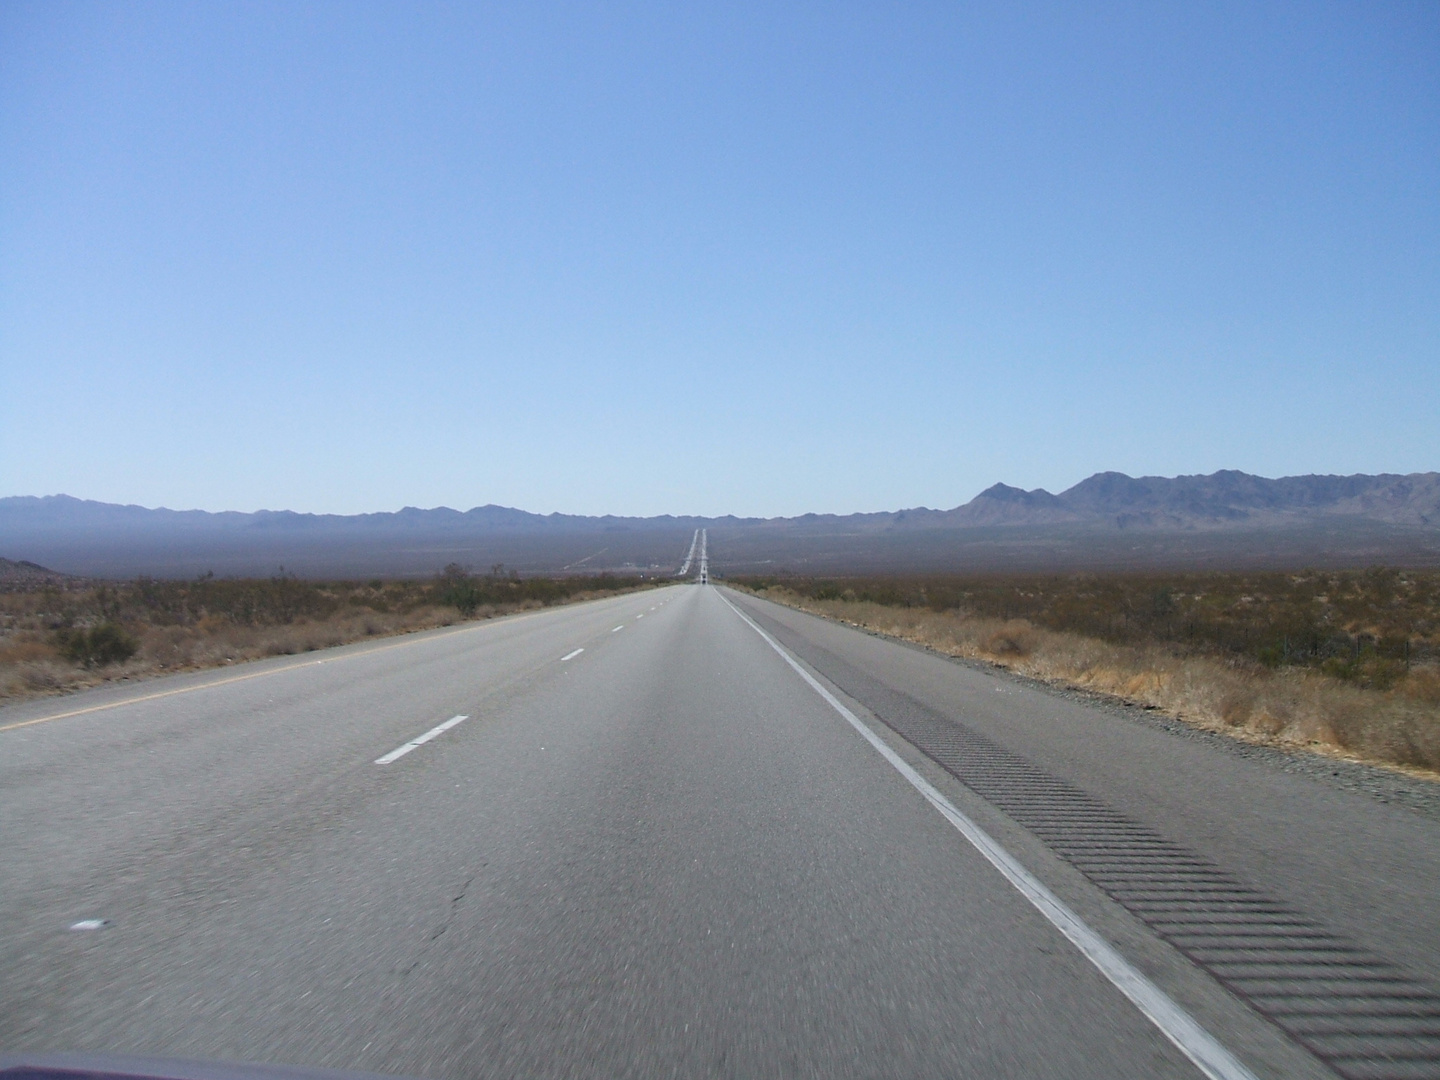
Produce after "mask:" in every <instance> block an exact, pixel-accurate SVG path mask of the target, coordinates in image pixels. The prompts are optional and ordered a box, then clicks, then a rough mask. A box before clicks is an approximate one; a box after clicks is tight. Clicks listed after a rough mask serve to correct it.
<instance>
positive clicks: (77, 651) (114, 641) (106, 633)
mask: <svg viewBox="0 0 1440 1080" xmlns="http://www.w3.org/2000/svg"><path fill="white" fill-rule="evenodd" d="M55 641H56V644H57V645H59V647H60V655H61V656H63V657H65V659H67V660H72V661H74V662H75V663H77V664H79V665H81V666H82V667H86V668H91V667H96V666H100V667H104V666H105V665H106V664H123V663H124V662H125V661H126V660H129V659H130V658H131V657H132V656H134V655H135V654H136V653H137V652H139V651H140V643H139V642H138V641H136V640H135V639H134V638H133V637H131V636H130V635H129V634H127V633H126V632H125V631H124V630H123V629H121V628H120V627H118V626H116V625H115V624H114V623H113V622H103V623H101V624H100V625H99V626H96V627H94V628H92V629H90V630H84V629H79V630H75V629H60V630H57V631H56V632H55Z"/></svg>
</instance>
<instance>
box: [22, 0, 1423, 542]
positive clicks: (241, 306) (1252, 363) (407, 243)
mask: <svg viewBox="0 0 1440 1080" xmlns="http://www.w3.org/2000/svg"><path fill="white" fill-rule="evenodd" d="M1218 468H1239V469H1244V470H1246V471H1249V472H1258V473H1262V474H1265V475H1270V476H1278V475H1288V474H1295V473H1304V472H1339V473H1350V472H1384V471H1388V472H1411V471H1418V470H1430V469H1436V468H1440V4H1437V3H1434V2H1432V0H1423V2H1418V3H1403V2H1383V3H1377V2H1372V0H1364V2H1356V3H1344V4H1336V3H1326V2H1323V0H1301V2H1297V3H1294V4H1267V3H1257V2H1254V0H1244V2H1239V3H1234V4H1222V3H1193V2H1184V3H1170V4H1167V3H1157V2H1153V0H1146V2H1143V3H1136V4H1133V5H1126V4H1123V3H1106V4H1096V5H1093V6H1087V5H1083V4H1075V3H1055V4H1025V3H1013V2H1009V0H1006V2H1003V3H994V4H983V3H973V4H972V3H956V2H953V0H951V2H946V3H938V4H933V5H926V4H908V5H897V4H894V3H873V4H868V5H844V4H838V3H831V2H826V3H815V4H802V3H796V4H776V3H773V2H766V3H755V4H749V5H746V4H742V3H730V4H718V5H687V4H674V3H657V4H654V5H649V6H645V5H622V4H616V3H608V2H607V3H596V4H593V5H584V6H580V5H554V4H495V5H480V4H468V3H467V4H439V3H414V2H408V0H407V2H404V3H398V2H397V3H393V4H365V3H356V2H352V0H345V2H342V3H333V4H330V3H318V4H317V3H312V4H305V3H294V2H288V0H287V2H285V3H276V4H266V3H242V4H226V3H201V4H196V3H191V2H185V3H177V4H169V3H158V4H157V3H140V2H124V3H64V2H56V0H43V2H41V3H34V4H31V3H16V2H12V0H5V2H3V3H0V495H20V494H27V495H40V494H53V493H56V492H66V493H69V494H72V495H77V496H82V497H87V498H95V499H102V500H105V501H112V502H137V503H141V504H144V505H149V506H155V505H166V506H171V507H175V508H190V507H199V508H203V509H211V510H220V509H238V510H253V509H257V508H262V507H266V508H272V509H282V508H284V509H294V510H309V511H330V512H345V513H348V512H355V511H364V510H387V509H396V508H398V507H400V506H402V505H406V504H412V505H421V506H433V505H440V504H445V505H450V506H454V507H459V508H467V507H470V506H473V505H477V504H482V503H488V502H496V503H503V504H507V505H513V506H519V507H523V508H525V509H529V510H534V511H543V512H548V511H552V510H562V511H567V512H576V513H606V512H611V513H630V514H652V513H665V512H671V513H704V514H724V513H737V514H765V515H770V514H797V513H803V512H805V511H811V510H814V511H831V512H849V511H854V510H879V509H892V508H897V507H904V506H914V505H921V504H924V505H929V506H937V507H949V506H954V505H956V504H958V503H961V502H964V501H965V500H967V499H969V498H970V497H972V496H973V495H975V494H976V493H977V492H978V491H979V490H981V489H982V488H984V487H986V486H988V485H989V484H991V483H993V482H995V481H997V480H1003V481H1006V482H1008V483H1011V484H1016V485H1020V486H1024V487H1035V486H1044V487H1047V488H1049V489H1051V490H1060V489H1062V488H1064V487H1067V486H1069V485H1070V484H1072V483H1075V482H1076V481H1078V480H1080V479H1083V478H1084V477H1085V476H1087V475H1089V474H1090V473H1092V472H1096V471H1099V470H1103V469H1118V470H1121V471H1124V472H1129V473H1131V474H1136V475H1138V474H1160V475H1174V474H1177V473H1194V472H1210V471H1213V470H1215V469H1218Z"/></svg>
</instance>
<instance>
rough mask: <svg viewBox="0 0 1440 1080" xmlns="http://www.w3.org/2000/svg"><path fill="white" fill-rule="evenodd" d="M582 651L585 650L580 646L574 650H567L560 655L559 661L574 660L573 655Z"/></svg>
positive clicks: (575, 655)
mask: <svg viewBox="0 0 1440 1080" xmlns="http://www.w3.org/2000/svg"><path fill="white" fill-rule="evenodd" d="M584 651H585V650H584V649H583V648H580V649H576V650H575V651H574V652H567V653H566V654H565V655H564V656H562V657H560V662H561V663H562V664H563V663H564V662H565V661H566V660H574V659H575V657H577V656H579V655H580V654H581V653H582V652H584Z"/></svg>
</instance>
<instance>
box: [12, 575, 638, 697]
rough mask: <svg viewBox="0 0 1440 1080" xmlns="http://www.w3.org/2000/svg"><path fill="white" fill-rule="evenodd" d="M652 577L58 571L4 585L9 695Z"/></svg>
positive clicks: (247, 655)
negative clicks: (33, 581) (134, 575)
mask: <svg viewBox="0 0 1440 1080" xmlns="http://www.w3.org/2000/svg"><path fill="white" fill-rule="evenodd" d="M652 584H653V582H652V581H650V580H647V579H642V578H640V577H619V576H615V575H611V574H601V575H597V576H588V577H586V576H575V577H558V578H546V577H524V578H522V577H520V576H519V575H518V574H515V573H507V572H506V571H505V568H504V567H503V566H495V567H491V569H490V572H489V573H487V574H474V573H471V572H470V571H468V570H467V569H465V568H464V567H461V566H458V565H454V564H452V565H450V566H447V567H446V568H445V569H444V570H442V571H441V572H440V573H439V574H438V575H437V576H436V577H435V578H433V579H431V580H429V581H414V580H401V581H380V580H372V581H366V582H358V581H305V580H301V579H299V578H296V577H294V576H293V575H290V574H286V573H284V572H283V571H282V572H280V573H278V574H276V575H275V576H273V577H270V578H258V579H257V578H217V577H215V576H214V575H213V574H206V575H205V576H203V577H201V578H198V579H196V580H192V581H162V580H156V579H153V578H143V577H142V578H138V579H136V580H135V581H130V582H92V581H87V580H84V579H79V578H68V579H67V578H63V577H62V576H60V575H55V576H54V577H53V578H52V579H51V580H48V581H47V582H46V583H45V584H44V585H43V587H41V588H33V587H30V584H29V583H28V582H23V583H18V584H16V585H12V586H11V587H10V588H8V589H0V701H4V700H16V699H21V698H26V697H34V696H38V695H43V694H52V693H57V692H62V691H65V690H72V689H78V688H81V687H85V686H91V685H95V684H96V683H99V682H102V681H106V680H112V679H116V678H136V677H143V676H147V675H155V674H162V673H167V672H173V671H182V670H188V669H194V668H205V667H216V666H221V665H225V664H231V663H237V662H240V661H243V660H253V659H258V658H260V657H265V656H280V655H287V654H291V653H301V652H308V651H310V650H314V649H324V648H329V647H331V646H335V645H343V644H345V643H347V642H352V641H359V640H362V639H364V638H367V637H380V636H386V635H391V634H401V633H406V632H409V631H413V630H424V629H430V628H434V627H438V626H448V625H450V624H452V623H455V622H458V621H460V620H462V619H474V618H490V617H493V616H496V615H502V614H506V613H509V612H513V611H520V610H525V609H530V608H539V607H546V606H549V605H553V604H560V603H566V602H569V601H574V600H580V599H587V598H590V597H594V596H601V595H606V594H613V593H617V592H625V591H629V590H632V589H638V588H645V587H648V586H650V585H652Z"/></svg>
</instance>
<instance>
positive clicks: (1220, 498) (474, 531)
mask: <svg viewBox="0 0 1440 1080" xmlns="http://www.w3.org/2000/svg"><path fill="white" fill-rule="evenodd" d="M697 528H708V529H709V530H710V537H711V545H712V553H713V558H714V560H715V565H716V567H717V568H718V569H721V570H722V572H723V568H724V567H725V566H726V564H727V560H728V561H729V565H730V566H731V567H733V568H735V569H739V568H741V567H745V568H750V569H762V570H763V569H764V568H766V567H776V568H782V567H787V566H788V567H795V568H805V569H806V570H807V571H813V570H815V569H817V568H819V567H829V568H834V569H841V568H845V567H854V568H859V567H871V566H873V567H902V566H912V565H913V566H920V565H924V566H927V567H934V568H944V567H948V566H951V565H954V566H956V567H960V566H968V567H972V568H973V567H974V566H978V565H981V564H984V565H991V566H996V567H999V566H1007V567H1011V566H1013V567H1021V566H1040V565H1046V566H1055V567H1063V566H1080V565H1097V566H1098V565H1128V562H1129V561H1132V560H1135V559H1139V560H1141V561H1147V562H1149V563H1151V564H1158V563H1159V562H1165V561H1169V562H1174V563H1177V564H1178V563H1182V562H1187V561H1193V560H1195V559H1202V558H1203V559H1211V560H1219V561H1220V562H1222V563H1223V562H1227V561H1234V560H1240V561H1245V560H1250V561H1254V560H1262V561H1263V560H1266V559H1268V560H1270V561H1272V562H1280V561H1285V562H1295V561H1299V562H1303V563H1306V564H1309V563H1311V562H1315V561H1317V560H1330V561H1337V560H1338V561H1340V562H1343V563H1346V564H1359V565H1364V564H1367V563H1371V562H1385V561H1394V562H1414V563H1416V564H1417V565H1418V564H1424V565H1430V564H1431V563H1432V562H1434V561H1435V560H1436V559H1440V473H1437V472H1428V473H1412V474H1409V475H1403V476H1402V475H1396V474H1381V475H1378V476H1366V475H1356V476H1291V477H1281V478H1279V479H1268V478H1266V477H1261V476H1252V475H1250V474H1248V473H1243V472H1238V471H1234V470H1225V471H1221V472H1217V473H1212V474H1210V475H1208V476H1178V477H1156V476H1142V477H1130V476H1126V475H1125V474H1123V473H1115V472H1106V473H1097V474H1096V475H1094V476H1091V477H1089V478H1088V479H1085V480H1082V481H1081V482H1080V483H1078V484H1076V485H1074V486H1073V487H1071V488H1068V489H1067V490H1065V491H1062V492H1060V493H1059V494H1058V495H1056V494H1052V493H1050V492H1048V491H1045V490H1043V489H1036V490H1033V491H1024V490H1022V489H1020V488H1016V487H1011V486H1009V485H1007V484H995V485H994V486H992V487H990V488H988V489H986V490H985V491H983V492H981V493H980V494H979V495H977V496H976V497H975V498H973V499H971V500H970V501H969V502H968V503H965V504H963V505H961V506H957V507H955V508H953V509H951V510H934V509H930V508H928V507H923V506H921V507H912V508H907V509H903V510H896V511H887V512H879V513H859V514H814V513H812V514H802V515H799V516H797V517H789V518H739V517H734V516H727V517H713V518H703V517H693V516H673V515H660V516H656V517H645V518H642V517H623V516H617V515H604V516H593V517H592V516H585V515H577V514H558V513H556V514H533V513H530V512H528V511H525V510H518V509H515V508H513V507H505V506H495V505H486V506H477V507H473V508H471V509H469V510H464V511H462V510H455V509H451V508H449V507H436V508H434V509H421V508H418V507H413V506H410V507H404V508H403V509H401V510H397V511H393V512H384V513H370V514H353V515H341V514H304V513H297V512H294V511H289V510H280V511H272V510H261V511H257V512H254V513H242V512H239V511H225V512H221V513H211V512H208V511H202V510H169V509H163V508H161V509H148V508H146V507H141V506H121V505H116V504H113V503H102V502H95V501H90V500H82V499H75V498H72V497H70V496H67V495H50V496H44V497H33V496H17V497H11V498H0V551H3V552H4V553H5V555H7V556H10V557H13V558H20V559H28V560H31V561H33V562H36V563H41V564H43V565H45V566H55V567H61V568H63V570H64V571H67V572H70V573H80V574H88V575H96V576H119V577H124V576H131V575H134V574H137V573H152V574H156V575H162V576H169V575H177V574H178V575H184V574H189V573H195V572H204V571H205V570H207V569H214V570H215V571H216V572H217V573H269V572H274V571H275V569H276V568H277V567H278V566H280V565H284V566H285V567H287V568H289V569H291V570H295V571H297V572H300V573H302V574H305V575H307V576H323V575H327V574H336V575H339V574H391V573H399V574H420V573H427V572H429V573H433V572H434V571H435V570H436V569H438V568H439V567H440V566H443V565H444V564H446V563H447V562H460V563H464V564H467V565H473V566H477V567H488V566H490V565H493V564H494V563H496V562H504V563H505V564H506V565H507V566H510V567H515V568H517V569H520V570H521V571H524V572H549V571H555V570H560V569H563V568H565V567H568V566H573V565H583V566H584V568H585V569H586V570H587V571H589V570H600V569H626V570H632V571H633V570H647V571H653V572H657V573H663V572H666V569H667V568H669V569H671V570H673V569H674V565H678V563H679V560H680V559H681V558H682V557H683V555H684V552H685V550H686V548H687V546H688V543H689V538H690V534H691V531H692V530H693V529H697ZM1186 537H1189V538H1190V539H1185V538H1186ZM1206 537H1209V538H1210V539H1208V540H1207V539H1205V538H1206ZM1136 544H1139V545H1141V546H1140V547H1136V546H1135V545H1136ZM1197 545H1198V546H1197ZM672 564H673V565H672Z"/></svg>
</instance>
